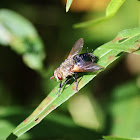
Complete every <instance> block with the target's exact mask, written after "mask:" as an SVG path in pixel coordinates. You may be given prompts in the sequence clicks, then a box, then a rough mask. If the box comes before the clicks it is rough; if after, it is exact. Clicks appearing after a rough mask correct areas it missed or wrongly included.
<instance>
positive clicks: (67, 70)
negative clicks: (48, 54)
mask: <svg viewBox="0 0 140 140" xmlns="http://www.w3.org/2000/svg"><path fill="white" fill-rule="evenodd" d="M74 63H75V62H74V59H73V58H69V59H66V60H65V61H64V62H63V63H62V64H61V65H60V67H59V68H60V71H61V72H62V74H63V79H65V78H66V77H67V76H71V75H73V72H71V69H72V67H73V65H74Z"/></svg>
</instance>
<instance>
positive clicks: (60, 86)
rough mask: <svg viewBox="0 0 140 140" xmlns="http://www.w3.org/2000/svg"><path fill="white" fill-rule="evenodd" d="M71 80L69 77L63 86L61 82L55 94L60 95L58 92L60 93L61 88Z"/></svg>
mask: <svg viewBox="0 0 140 140" xmlns="http://www.w3.org/2000/svg"><path fill="white" fill-rule="evenodd" d="M71 79H72V77H69V78H68V79H67V80H66V81H65V82H64V83H63V84H62V81H61V82H60V85H59V89H58V92H57V94H58V95H60V94H61V93H60V91H61V89H62V87H63V86H64V85H65V84H67V83H68V82H69V81H70V80H71Z"/></svg>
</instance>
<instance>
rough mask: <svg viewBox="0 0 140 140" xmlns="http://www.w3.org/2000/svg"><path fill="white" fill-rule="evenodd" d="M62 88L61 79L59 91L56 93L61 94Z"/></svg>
mask: <svg viewBox="0 0 140 140" xmlns="http://www.w3.org/2000/svg"><path fill="white" fill-rule="evenodd" d="M61 88H62V81H60V84H59V89H58V91H57V93H56V94H58V95H60V91H61Z"/></svg>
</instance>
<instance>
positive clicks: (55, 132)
mask: <svg viewBox="0 0 140 140" xmlns="http://www.w3.org/2000/svg"><path fill="white" fill-rule="evenodd" d="M108 3H109V0H82V1H81V2H80V3H79V2H78V0H74V1H73V4H72V6H71V10H70V11H69V12H68V13H66V12H65V2H64V1H56V0H22V1H18V0H13V1H10V0H5V1H4V0H2V1H1V4H0V139H3V138H6V137H7V136H8V135H9V134H10V133H11V132H12V131H13V129H14V128H15V127H16V126H17V125H18V124H19V123H20V122H21V121H23V120H24V119H25V118H26V117H27V116H28V115H30V114H31V113H32V111H33V110H34V109H35V108H36V107H37V106H38V105H39V103H40V102H41V101H42V100H43V99H44V98H45V97H46V96H47V95H48V94H49V92H50V91H51V90H52V89H53V88H54V87H55V85H57V84H58V83H57V82H56V80H53V81H50V77H51V76H52V75H53V71H54V69H55V68H56V67H58V66H59V65H60V63H61V62H63V61H64V59H65V58H66V57H67V55H68V53H69V51H70V49H71V48H72V46H73V44H74V43H75V41H76V40H78V39H79V38H81V37H82V38H84V41H85V43H84V44H85V45H84V49H83V52H85V51H86V47H88V49H89V51H91V50H92V49H93V50H94V49H96V48H97V47H98V46H100V45H102V44H104V43H106V42H108V41H110V40H112V39H113V38H115V36H116V35H117V33H118V32H120V31H122V30H124V29H128V28H134V27H138V26H139V23H140V8H139V7H140V2H139V1H137V0H127V1H126V2H125V3H124V4H123V5H122V7H121V8H120V9H119V11H118V13H117V14H116V15H115V16H114V17H113V18H112V19H111V20H109V21H107V22H105V23H103V24H100V25H97V26H96V27H90V28H88V27H87V28H84V29H80V28H79V29H74V28H73V27H72V26H73V25H74V24H75V23H79V22H82V21H87V20H90V19H96V18H98V17H101V16H104V13H105V8H106V6H107V4H108ZM6 9H7V10H8V9H9V10H12V11H13V12H16V13H13V12H12V11H7V10H6ZM17 14H19V15H17ZM19 16H23V17H24V18H25V19H24V18H23V19H22V18H20V17H19ZM25 20H28V21H25ZM29 21H30V22H29ZM25 22H26V23H25ZM24 23H25V24H24ZM31 23H32V24H33V25H32V24H31ZM18 25H19V26H18ZM32 26H34V28H33V27H32ZM5 29H6V30H5ZM29 60H30V61H29ZM103 135H115V136H120V137H140V56H137V55H132V54H124V55H123V56H122V57H121V58H120V59H119V60H117V61H115V62H114V63H113V64H112V65H111V66H109V67H108V68H107V69H106V70H105V71H103V72H102V73H100V74H99V75H98V76H97V77H96V78H95V79H94V80H92V82H90V83H89V84H88V85H87V86H86V87H85V88H83V89H82V90H80V91H79V92H78V94H76V95H75V96H73V97H72V98H71V99H70V100H69V101H67V102H66V103H64V104H62V105H61V106H60V107H59V108H58V109H56V110H55V111H54V112H52V113H51V114H50V115H49V116H47V117H46V118H45V119H44V120H43V121H42V122H41V123H40V124H39V125H37V126H36V127H35V128H33V129H31V130H30V131H29V132H27V133H26V134H24V135H23V136H22V137H21V139H80V140H82V139H101V138H102V136H103Z"/></svg>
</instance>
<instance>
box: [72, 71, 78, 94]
mask: <svg viewBox="0 0 140 140" xmlns="http://www.w3.org/2000/svg"><path fill="white" fill-rule="evenodd" d="M73 79H74V80H75V83H76V92H78V83H77V73H76V72H75V73H74V75H73Z"/></svg>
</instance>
